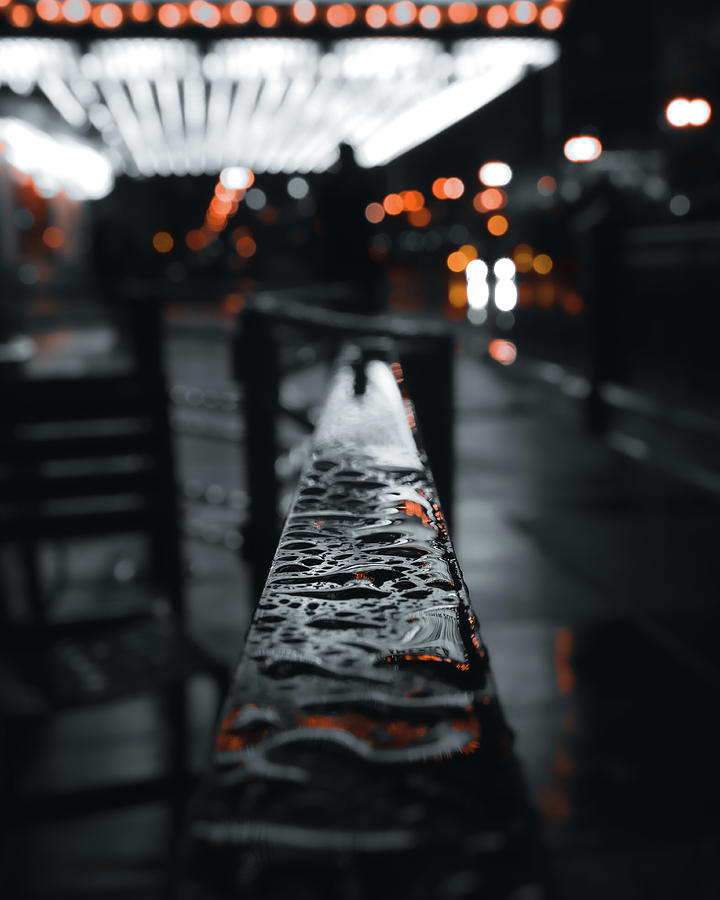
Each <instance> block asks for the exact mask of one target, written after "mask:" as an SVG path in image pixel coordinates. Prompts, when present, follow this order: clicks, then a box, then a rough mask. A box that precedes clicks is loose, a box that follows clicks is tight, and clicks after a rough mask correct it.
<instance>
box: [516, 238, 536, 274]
mask: <svg viewBox="0 0 720 900" xmlns="http://www.w3.org/2000/svg"><path fill="white" fill-rule="evenodd" d="M533 258H534V257H533V248H532V247H531V246H530V244H518V245H517V247H516V248H515V249H514V250H513V262H514V263H515V268H516V269H517V270H518V272H522V273H526V272H529V271H530V270H531V269H532V265H533Z"/></svg>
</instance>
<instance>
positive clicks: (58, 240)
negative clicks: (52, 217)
mask: <svg viewBox="0 0 720 900" xmlns="http://www.w3.org/2000/svg"><path fill="white" fill-rule="evenodd" d="M42 239H43V243H44V244H45V246H46V247H50V248H51V249H52V250H58V249H59V248H60V247H62V245H63V244H64V243H65V232H64V231H63V230H62V228H58V226H57V225H50V226H48V227H47V228H46V229H45V231H43V236H42Z"/></svg>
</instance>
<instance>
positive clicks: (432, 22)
mask: <svg viewBox="0 0 720 900" xmlns="http://www.w3.org/2000/svg"><path fill="white" fill-rule="evenodd" d="M418 19H419V21H420V24H421V25H422V27H423V28H437V27H438V26H439V25H440V22H441V21H442V16H441V14H440V10H439V8H438V7H437V6H423V7H422V9H421V10H420V13H419V15H418Z"/></svg>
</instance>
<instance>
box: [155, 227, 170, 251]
mask: <svg viewBox="0 0 720 900" xmlns="http://www.w3.org/2000/svg"><path fill="white" fill-rule="evenodd" d="M152 244H153V247H154V248H155V249H156V250H157V252H158V253H169V252H170V251H171V250H172V248H173V247H174V246H175V241H174V240H173V238H172V235H171V234H170V233H169V232H167V231H156V232H155V234H154V235H153V239H152Z"/></svg>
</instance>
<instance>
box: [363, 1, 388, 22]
mask: <svg viewBox="0 0 720 900" xmlns="http://www.w3.org/2000/svg"><path fill="white" fill-rule="evenodd" d="M387 18H388V17H387V11H386V10H385V7H384V6H380V5H379V4H378V3H373V4H372V6H368V8H367V10H366V11H365V21H366V22H367V24H368V25H369V26H370V27H371V28H382V27H383V25H385V24H386V23H387Z"/></svg>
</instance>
